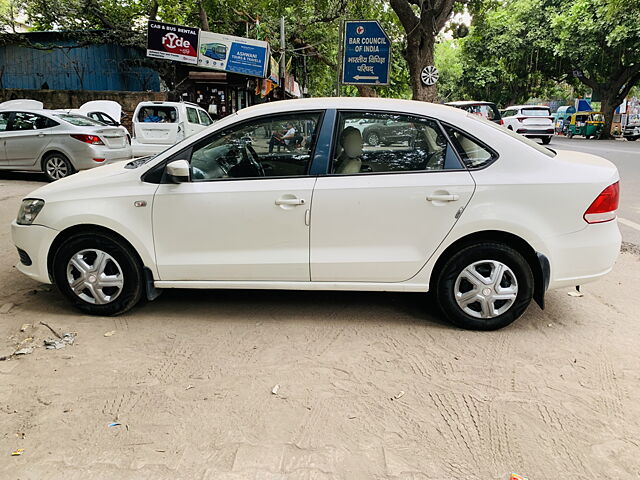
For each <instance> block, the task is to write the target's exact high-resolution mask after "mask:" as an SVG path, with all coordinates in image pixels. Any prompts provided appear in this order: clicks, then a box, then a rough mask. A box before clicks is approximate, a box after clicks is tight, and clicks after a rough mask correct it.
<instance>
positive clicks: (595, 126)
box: [564, 112, 604, 139]
mask: <svg viewBox="0 0 640 480" xmlns="http://www.w3.org/2000/svg"><path fill="white" fill-rule="evenodd" d="M603 127H604V115H603V114H602V112H576V113H574V114H572V115H571V119H570V121H569V122H568V124H567V125H565V127H564V131H565V133H566V135H567V138H571V137H573V136H574V135H582V136H583V137H584V138H586V139H589V138H591V137H593V138H599V137H600V134H601V133H602V128H603Z"/></svg>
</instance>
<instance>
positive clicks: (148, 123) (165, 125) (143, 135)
mask: <svg viewBox="0 0 640 480" xmlns="http://www.w3.org/2000/svg"><path fill="white" fill-rule="evenodd" d="M181 128H184V127H181V126H180V123H179V119H178V112H177V110H176V108H175V107H174V106H170V105H161V104H160V105H156V104H144V105H141V106H140V107H139V108H138V112H137V113H136V115H135V118H134V120H133V130H134V134H135V137H136V140H137V141H138V142H140V143H150V144H161V145H173V144H174V143H177V142H178V140H181V138H178V132H179V130H180V129H181ZM181 133H183V132H181Z"/></svg>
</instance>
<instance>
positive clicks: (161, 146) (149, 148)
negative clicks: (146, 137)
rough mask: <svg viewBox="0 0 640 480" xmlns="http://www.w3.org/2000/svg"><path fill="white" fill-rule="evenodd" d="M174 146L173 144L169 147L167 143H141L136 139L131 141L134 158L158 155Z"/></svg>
mask: <svg viewBox="0 0 640 480" xmlns="http://www.w3.org/2000/svg"><path fill="white" fill-rule="evenodd" d="M172 146H173V144H171V145H169V144H165V143H139V142H137V141H136V140H135V139H133V140H132V141H131V151H132V153H133V156H134V157H146V156H147V155H156V154H157V153H160V152H164V151H165V150H166V149H167V148H169V147H172Z"/></svg>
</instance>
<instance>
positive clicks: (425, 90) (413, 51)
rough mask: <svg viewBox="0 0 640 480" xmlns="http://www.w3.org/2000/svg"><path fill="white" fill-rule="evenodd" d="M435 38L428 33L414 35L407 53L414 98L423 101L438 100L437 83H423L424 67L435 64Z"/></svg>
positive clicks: (408, 45)
mask: <svg viewBox="0 0 640 480" xmlns="http://www.w3.org/2000/svg"><path fill="white" fill-rule="evenodd" d="M434 46H435V38H433V37H429V36H427V35H424V34H422V35H419V34H416V35H413V36H412V37H411V40H410V41H409V42H408V44H407V52H406V54H405V56H406V59H407V63H408V64H409V74H410V76H411V90H412V92H413V99H414V100H421V101H423V102H435V101H436V100H437V96H438V94H437V90H436V85H431V86H427V85H425V84H424V83H422V78H421V74H422V69H423V68H424V67H426V66H429V65H433V64H434V62H433V50H434Z"/></svg>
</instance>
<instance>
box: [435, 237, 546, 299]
mask: <svg viewBox="0 0 640 480" xmlns="http://www.w3.org/2000/svg"><path fill="white" fill-rule="evenodd" d="M486 241H493V242H500V243H504V244H506V245H508V246H510V247H511V248H514V249H515V250H517V251H518V252H519V253H520V254H521V255H522V256H523V257H524V258H525V260H526V261H527V263H528V264H529V267H530V268H531V272H532V273H533V280H534V287H533V299H534V300H535V301H536V303H537V304H538V305H539V306H540V308H543V309H544V294H545V292H546V291H547V288H548V286H549V281H550V278H551V266H550V263H549V259H548V258H547V257H546V256H545V255H544V254H542V253H540V252H536V250H535V249H534V248H533V247H532V246H531V245H530V244H529V243H528V242H527V241H526V240H524V239H523V238H522V237H519V236H518V235H515V234H513V233H509V232H504V231H501V230H485V231H481V232H474V233H471V234H469V235H466V236H464V237H461V238H459V239H457V240H456V241H455V242H453V243H452V244H451V245H449V246H448V247H447V248H446V249H445V250H444V251H443V252H442V253H441V254H440V256H439V257H438V259H437V260H436V263H435V264H434V266H433V269H432V270H431V275H430V277H429V285H435V283H436V279H437V278H438V276H439V275H440V271H441V270H442V267H443V266H444V264H445V262H446V261H447V259H448V258H450V256H451V254H452V253H453V252H455V251H457V250H460V249H461V248H464V247H467V246H469V245H473V244H476V243H480V242H486Z"/></svg>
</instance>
